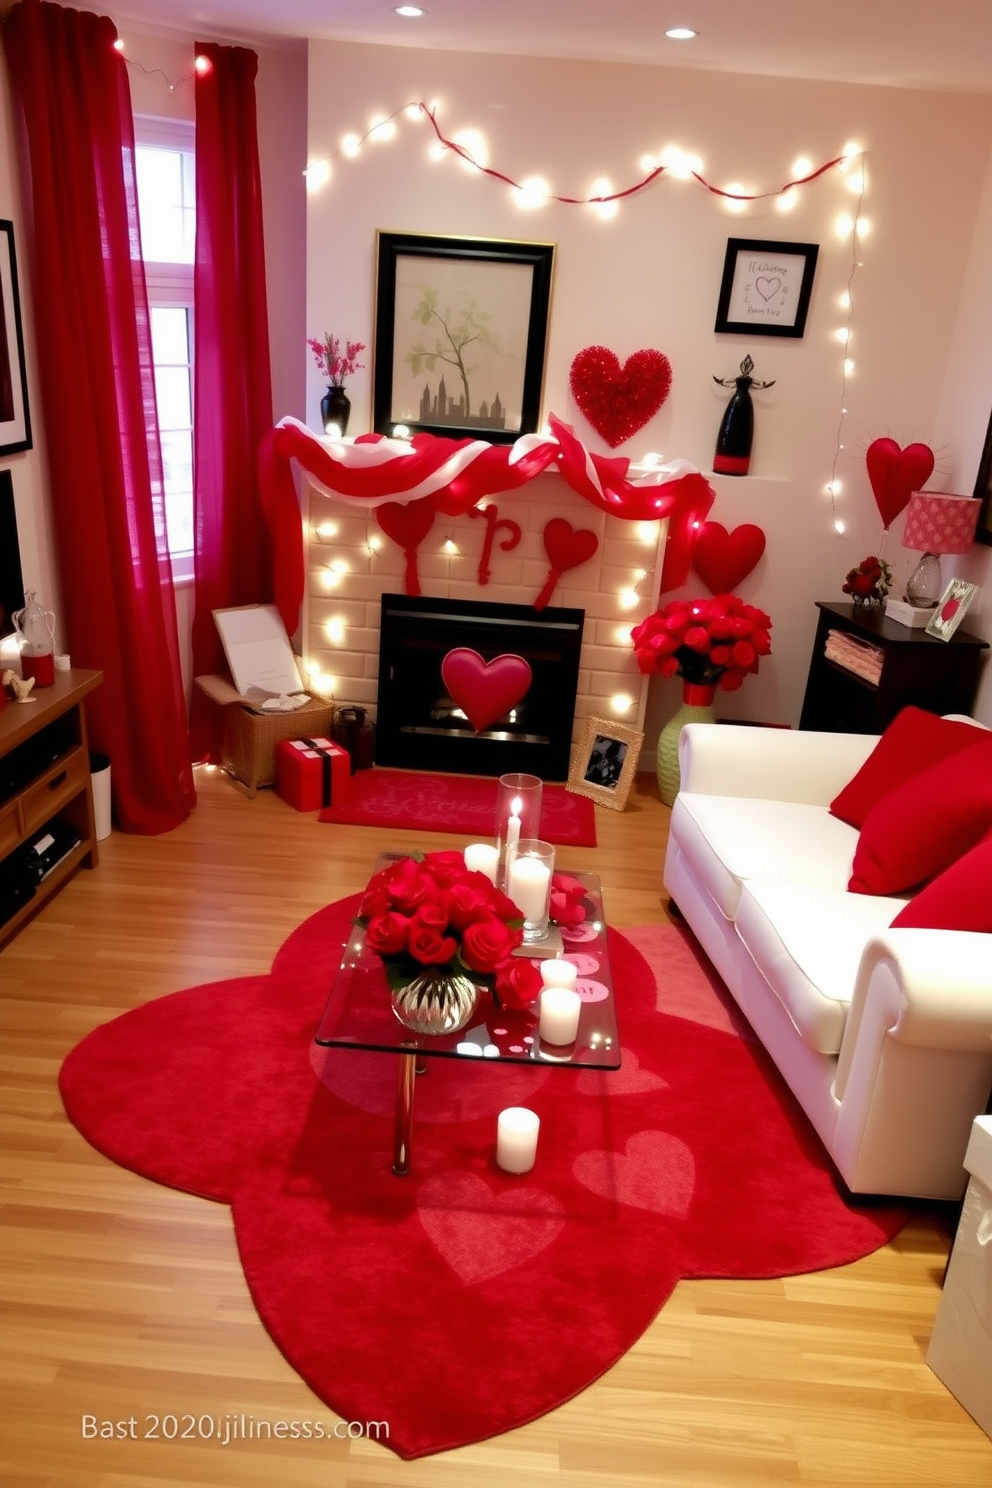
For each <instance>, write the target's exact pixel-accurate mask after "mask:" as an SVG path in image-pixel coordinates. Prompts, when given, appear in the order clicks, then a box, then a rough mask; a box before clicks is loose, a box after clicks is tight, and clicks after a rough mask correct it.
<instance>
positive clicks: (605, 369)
mask: <svg viewBox="0 0 992 1488" xmlns="http://www.w3.org/2000/svg"><path fill="white" fill-rule="evenodd" d="M569 385H570V386H571V389H572V396H573V398H574V399H575V401H576V403H577V404H578V405H579V407H580V408H581V410H582V412H583V413H584V414H585V416H586V418H587V419H588V420H589V422H590V424H592V426H593V428H594V429H595V430H596V432H597V434H601V435H602V436H603V438H604V439H605V440H606V442H607V444H608V445H609V446H610V448H611V449H616V447H617V445H618V444H623V442H624V440H625V439H629V438H630V437H631V435H632V434H636V433H637V431H638V429H643V428H644V425H645V424H646V423H647V421H648V419H651V418H654V415H655V414H656V413H657V412H658V409H659V408H660V407H661V405H662V404H663V403H664V401H665V399H666V398H667V397H668V392H669V389H670V388H671V385H672V364H671V362H670V361H669V360H668V358H667V357H666V356H664V355H663V354H662V353H661V352H660V351H653V350H647V351H635V352H634V354H633V356H629V357H628V358H627V360H626V361H625V362H624V364H623V366H622V367H621V365H620V359H619V357H618V356H617V355H616V353H615V352H613V351H610V350H608V348H607V347H605V346H587V347H586V348H585V350H584V351H580V352H579V353H578V355H577V356H576V357H575V359H574V360H573V362H572V370H571V374H570V376H569Z"/></svg>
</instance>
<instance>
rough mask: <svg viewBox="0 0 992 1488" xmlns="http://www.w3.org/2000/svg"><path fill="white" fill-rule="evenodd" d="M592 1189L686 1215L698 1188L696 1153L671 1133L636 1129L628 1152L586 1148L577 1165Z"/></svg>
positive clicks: (632, 1203)
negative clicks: (591, 1150) (593, 1150)
mask: <svg viewBox="0 0 992 1488" xmlns="http://www.w3.org/2000/svg"><path fill="white" fill-rule="evenodd" d="M572 1172H573V1173H574V1174H575V1176H576V1178H578V1180H579V1182H580V1183H582V1184H584V1185H585V1187H586V1188H589V1189H591V1190H592V1192H593V1193H596V1194H601V1195H602V1196H603V1198H606V1199H612V1200H613V1201H614V1202H615V1203H619V1204H629V1205H630V1206H631V1208H633V1209H649V1210H651V1211H652V1213H654V1214H670V1215H671V1216H672V1218H673V1219H685V1217H686V1215H687V1214H688V1213H689V1205H690V1204H691V1203H692V1194H693V1190H694V1189H695V1187H696V1164H695V1161H694V1160H693V1156H692V1153H691V1152H690V1150H689V1148H688V1147H687V1146H686V1144H685V1143H684V1142H683V1141H682V1140H681V1139H680V1138H679V1137H673V1136H672V1135H671V1133H670V1132H663V1131H642V1132H637V1133H636V1134H635V1135H634V1136H632V1137H631V1139H630V1141H629V1142H628V1143H627V1151H626V1152H601V1151H600V1152H583V1153H582V1155H581V1157H577V1158H576V1159H575V1162H574V1163H573V1164H572Z"/></svg>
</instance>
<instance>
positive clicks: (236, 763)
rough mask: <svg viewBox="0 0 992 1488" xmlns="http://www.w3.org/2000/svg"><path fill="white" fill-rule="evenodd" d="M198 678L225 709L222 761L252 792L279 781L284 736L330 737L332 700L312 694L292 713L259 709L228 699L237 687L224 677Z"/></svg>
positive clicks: (207, 693)
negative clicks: (279, 747) (278, 748)
mask: <svg viewBox="0 0 992 1488" xmlns="http://www.w3.org/2000/svg"><path fill="white" fill-rule="evenodd" d="M196 681H197V686H198V687H200V688H201V689H202V691H203V692H205V693H206V695H207V696H208V697H209V698H211V699H212V700H213V701H214V702H216V703H219V704H220V706H221V707H222V708H223V710H224V727H223V732H222V735H221V745H220V762H221V765H222V767H223V768H224V769H225V770H226V771H227V772H228V774H229V775H233V776H234V778H235V779H236V780H240V781H241V783H242V784H243V785H245V786H247V788H248V794H249V796H254V794H255V792H256V791H257V790H258V788H259V786H260V785H274V784H275V778H276V745H277V744H278V743H279V742H280V740H281V739H313V738H316V737H318V736H324V737H330V731H331V719H332V716H333V713H334V706H333V704H332V703H331V702H330V700H325V699H324V698H311V699H310V701H309V702H308V703H304V705H303V707H302V708H294V709H293V711H292V712H291V713H256V712H255V710H254V709H253V708H251V707H249V706H248V704H247V703H244V702H241V701H240V700H237V701H229V700H228V699H229V697H230V694H231V692H233V688H232V687H231V684H230V683H229V682H225V681H224V679H223V678H219V677H218V678H215V677H197V679H196ZM217 684H220V685H219V686H218V685H217ZM235 696H236V695H235Z"/></svg>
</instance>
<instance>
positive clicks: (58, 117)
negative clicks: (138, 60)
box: [4, 0, 196, 833]
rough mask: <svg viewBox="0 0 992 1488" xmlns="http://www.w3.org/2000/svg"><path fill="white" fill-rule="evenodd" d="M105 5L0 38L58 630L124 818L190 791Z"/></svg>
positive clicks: (53, 13)
mask: <svg viewBox="0 0 992 1488" xmlns="http://www.w3.org/2000/svg"><path fill="white" fill-rule="evenodd" d="M116 39H117V31H116V28H115V27H114V24H113V22H112V21H110V20H109V19H107V17H105V16H95V15H90V14H86V13H83V12H80V11H73V10H65V9H63V8H62V7H61V6H58V5H52V4H42V3H40V0H21V3H20V4H19V5H16V6H15V7H14V9H13V10H12V11H10V13H9V14H8V15H7V16H6V18H5V21H4V45H5V48H6V52H7V58H8V62H9V73H10V81H11V87H12V91H13V96H14V101H15V107H16V109H17V112H18V116H19V123H20V124H21V126H22V130H21V132H22V137H23V140H24V145H25V193H24V194H25V199H26V201H28V202H29V204H30V208H31V213H32V215H33V223H32V242H31V244H30V249H31V251H30V253H29V259H30V262H31V268H32V283H33V290H34V320H35V327H36V346H37V348H38V379H39V383H40V387H41V402H42V408H43V413H44V424H45V428H46V430H47V456H48V466H49V473H50V483H51V493H52V513H53V519H54V524H55V538H56V543H57V551H58V556H59V573H60V579H61V589H62V604H63V609H64V614H63V616H62V617H61V618H62V641H63V644H64V645H65V647H66V649H68V650H69V651H70V653H71V655H72V659H73V663H74V664H75V665H77V666H82V667H99V668H100V670H101V671H102V672H103V674H104V682H103V686H102V687H99V688H98V689H97V690H96V692H95V693H93V694H92V695H91V697H90V699H89V700H88V702H87V714H88V717H89V719H90V723H91V741H92V744H93V746H94V748H95V749H98V750H100V751H101V752H104V753H106V754H108V755H109V756H110V759H111V763H112V767H113V770H112V777H111V778H112V781H113V791H114V805H115V809H116V814H117V819H118V822H119V825H120V826H121V827H123V828H124V830H126V831H133V832H149V833H153V832H163V831H167V830H169V829H170V828H172V827H175V826H178V824H179V823H180V822H182V821H183V820H185V818H186V817H187V816H188V815H189V813H190V811H191V810H192V808H193V807H194V805H195V804H196V792H195V789H194V786H193V774H192V769H191V767H190V758H191V756H190V748H189V734H188V729H187V725H186V708H185V702H184V698H183V687H182V676H181V671H180V664H179V644H178V635H177V628H176V612H175V599H174V595H173V590H172V572H171V568H170V565H169V556H168V547H167V540H166V530H165V503H164V494H163V481H162V460H161V452H160V449H159V444H158V420H157V415H156V408H155V384H154V373H153V368H152V355H151V336H150V330H149V318H148V304H147V298H146V293H145V281H144V268H143V265H142V262H141V255H140V247H139V244H140V235H139V231H138V212H137V192H136V188H135V179H134V131H133V122H132V117H131V101H130V93H129V89H128V81H127V72H126V66H125V63H124V59H123V57H122V56H121V55H120V53H118V52H117V51H115V50H114V42H115V41H116Z"/></svg>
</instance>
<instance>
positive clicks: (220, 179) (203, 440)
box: [192, 42, 274, 759]
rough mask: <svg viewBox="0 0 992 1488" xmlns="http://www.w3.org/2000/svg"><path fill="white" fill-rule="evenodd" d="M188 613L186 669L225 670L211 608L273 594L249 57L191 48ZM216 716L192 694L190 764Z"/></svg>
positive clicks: (210, 747)
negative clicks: (191, 606) (191, 542)
mask: <svg viewBox="0 0 992 1488" xmlns="http://www.w3.org/2000/svg"><path fill="white" fill-rule="evenodd" d="M196 53H197V64H196V83H195V90H196V269H195V292H196V349H195V367H196V393H195V414H194V419H193V425H194V429H195V435H194V438H195V452H194V462H193V484H194V492H195V497H194V499H195V516H196V554H195V560H194V566H195V574H196V610H195V614H194V618H193V670H194V675H195V676H199V675H201V674H202V673H205V672H218V671H219V672H223V671H225V665H224V658H223V650H222V647H221V644H220V640H219V637H218V635H217V628H216V625H215V624H214V618H213V613H212V612H213V611H214V610H215V609H225V608H227V607H229V606H231V605H242V604H268V603H271V601H272V599H273V597H274V590H273V554H272V538H271V536H270V532H269V526H268V522H267V520H266V516H265V511H264V508H263V504H262V497H261V492H260V488H259V467H258V462H259V449H260V446H261V443H262V438H263V436H264V435H266V434H267V433H268V432H269V430H270V429H271V427H272V381H271V374H270V369H269V332H268V311H267V304H266V295H265V254H264V249H263V243H262V195H261V186H260V178H259V166H258V141H257V129H256V117H255V74H256V71H257V67H258V58H257V57H256V55H255V53H254V52H252V51H248V50H246V49H245V48H243V47H225V46H216V45H213V44H207V43H202V42H197V44H196ZM217 726H218V720H217V718H216V709H213V710H212V711H211V710H210V708H209V705H208V706H204V701H203V699H202V698H200V697H198V696H197V695H194V699H193V713H192V730H193V748H194V758H196V759H205V758H208V757H210V756H211V755H213V754H215V753H216V746H217V742H218V741H217V738H216V729H217Z"/></svg>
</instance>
